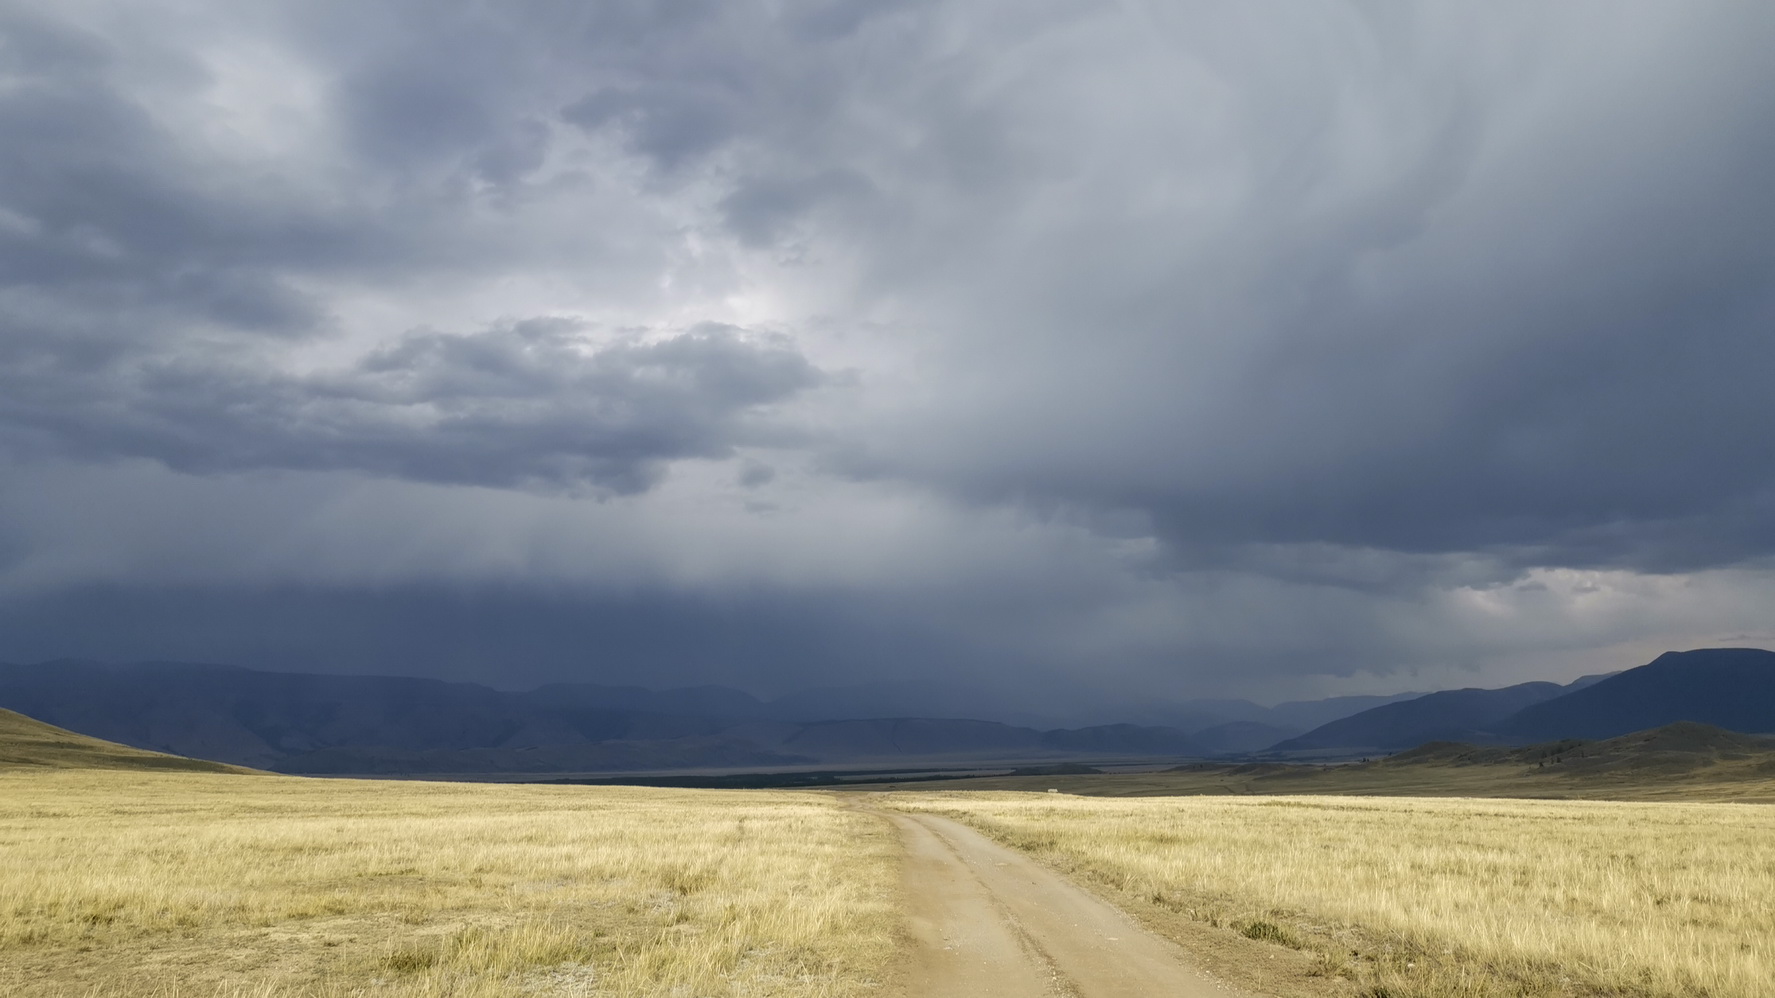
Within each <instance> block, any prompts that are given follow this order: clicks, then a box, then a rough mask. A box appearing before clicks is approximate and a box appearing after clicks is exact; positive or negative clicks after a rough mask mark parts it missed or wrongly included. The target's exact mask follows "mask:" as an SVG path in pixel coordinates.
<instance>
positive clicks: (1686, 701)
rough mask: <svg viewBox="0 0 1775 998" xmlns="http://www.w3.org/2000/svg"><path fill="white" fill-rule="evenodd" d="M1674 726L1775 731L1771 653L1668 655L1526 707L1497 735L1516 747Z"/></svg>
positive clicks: (1773, 655) (1773, 660)
mask: <svg viewBox="0 0 1775 998" xmlns="http://www.w3.org/2000/svg"><path fill="white" fill-rule="evenodd" d="M1676 721H1696V722H1699V723H1702V724H1711V725H1715V726H1717V727H1721V728H1725V729H1726V730H1728V731H1742V732H1752V733H1757V732H1775V652H1770V651H1764V650H1763V649H1760V648H1702V649H1698V650H1696V651H1680V652H1679V651H1673V652H1665V653H1664V654H1663V655H1660V656H1658V658H1657V659H1655V660H1654V661H1652V662H1651V663H1650V664H1648V665H1642V666H1640V667H1639V668H1637V669H1629V670H1627V671H1626V672H1622V673H1619V674H1617V675H1615V676H1611V677H1610V678H1608V679H1605V680H1603V681H1601V682H1599V683H1596V684H1595V685H1593V686H1591V687H1589V688H1587V689H1582V690H1578V691H1576V692H1573V693H1569V694H1567V695H1565V696H1562V697H1559V698H1558V699H1556V700H1549V701H1547V702H1545V703H1540V704H1535V705H1533V706H1529V707H1525V708H1523V709H1522V710H1521V711H1519V712H1517V713H1516V714H1515V715H1513V716H1511V717H1510V718H1508V719H1507V720H1506V721H1504V722H1503V723H1502V724H1501V725H1500V726H1499V733H1500V734H1501V735H1504V736H1506V737H1509V738H1511V739H1513V740H1517V741H1547V740H1551V739H1554V738H1613V737H1615V736H1617V735H1625V734H1627V733H1629V732H1634V731H1643V730H1645V729H1648V728H1656V727H1660V726H1662V725H1666V724H1670V723H1673V722H1676Z"/></svg>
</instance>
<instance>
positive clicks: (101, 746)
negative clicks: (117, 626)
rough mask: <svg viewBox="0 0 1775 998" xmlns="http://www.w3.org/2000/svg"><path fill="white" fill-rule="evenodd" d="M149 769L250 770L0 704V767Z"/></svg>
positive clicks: (228, 771) (200, 771) (199, 771)
mask: <svg viewBox="0 0 1775 998" xmlns="http://www.w3.org/2000/svg"><path fill="white" fill-rule="evenodd" d="M7 769H152V770H169V771H175V772H186V773H250V772H252V770H248V769H242V768H240V767H239V766H229V765H226V764H224V763H220V762H209V761H207V760H204V759H187V758H185V757H183V756H177V755H166V754H164V753H161V752H146V751H143V750H142V749H136V748H130V747H129V746H128V745H119V744H117V743H116V742H108V741H104V740H103V739H99V738H90V737H88V736H86V735H82V734H76V733H75V732H72V731H68V730H66V729H63V728H58V727H56V726H55V725H53V724H44V723H43V722H42V721H39V720H37V719H36V718H31V717H26V716H25V715H23V714H19V713H16V712H14V711H10V710H6V709H4V708H0V770H7Z"/></svg>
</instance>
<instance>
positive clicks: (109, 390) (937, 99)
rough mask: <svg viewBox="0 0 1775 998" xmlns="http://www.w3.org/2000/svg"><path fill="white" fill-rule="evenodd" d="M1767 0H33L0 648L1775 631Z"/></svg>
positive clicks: (1275, 676)
mask: <svg viewBox="0 0 1775 998" xmlns="http://www.w3.org/2000/svg"><path fill="white" fill-rule="evenodd" d="M1772 48H1775V6H1772V5H1769V4H1755V3H1738V2H1717V3H1715V2H1707V0H1697V2H1686V3H1680V4H1677V3H1665V2H1635V0H1599V2H1569V3H1561V4H1555V5H1549V4H1544V3H1538V2H1510V0H1504V2H1496V3H1486V4H1463V5H1453V4H1448V5H1422V4H1416V3H1405V2H1402V3H1392V2H1379V0H1347V2H1333V0H1328V2H1326V3H1321V4H1300V5H1269V4H1248V3H1243V2H1233V0H1223V2H1179V0H1152V2H1145V0H1121V2H1110V0H1102V2H1095V0H1092V2H1084V0H999V2H990V0H982V2H978V3H965V4H960V3H948V4H939V3H934V2H922V0H871V2H867V3H862V2H827V0H783V2H750V0H707V2H702V0H667V2H639V0H636V2H620V0H615V2H607V3H597V4H587V3H581V2H577V0H575V2H536V0H502V2H497V3H496V2H491V0H487V2H479V3H464V2H454V0H425V2H418V0H411V2H408V0H387V2H381V3H376V4H363V3H345V2H329V0H292V2H276V0H264V2H260V0H246V2H240V3H216V2H173V0H129V2H123V0H114V2H103V0H55V2H53V3H51V2H47V0H42V2H37V0H22V2H21V0H0V660H7V661H37V660H43V659H51V658H57V657H78V658H97V659H105V660H115V661H133V660H143V659H156V658H159V659H169V658H170V659H183V660H201V661H217V662H230V663H235V664H241V665H248V666H254V667H261V668H278V669H298V670H303V671H317V672H346V673H351V672H356V673H388V674H402V675H421V676H436V677H440V678H446V679H455V680H473V681H477V682H485V683H489V684H492V685H496V686H501V687H505V688H525V687H528V686H532V685H535V684H538V683H543V682H550V681H561V680H578V681H588V682H609V683H634V684H640V685H646V686H653V687H667V686H678V685H689V684H699V683H721V684H726V685H732V686H737V687H740V688H743V689H747V690H751V691H753V692H755V693H759V694H761V695H771V694H776V693H782V692H787V691H791V690H795V689H800V688H806V687H814V686H828V685H846V684H852V683H867V682H880V681H896V682H898V681H914V682H941V683H953V684H967V685H973V686H981V687H986V688H990V689H997V690H1003V691H1006V695H1007V696H1011V695H1015V696H1017V697H1021V698H1024V699H1026V700H1041V699H1042V698H1043V697H1047V698H1050V699H1064V698H1067V697H1071V696H1075V695H1077V694H1078V691H1080V690H1113V691H1115V692H1116V694H1117V695H1120V696H1126V697H1131V698H1141V697H1165V698H1185V697H1192V696H1245V697H1250V698H1253V699H1256V700H1259V701H1261V702H1273V701H1277V700H1285V699H1293V698H1301V697H1312V696H1323V695H1332V694H1340V693H1369V692H1394V691H1399V690H1406V689H1431V688H1439V687H1448V686H1469V685H1503V684H1506V683H1510V682H1518V681H1523V680H1528V679H1542V678H1551V679H1557V680H1561V681H1563V680H1566V679H1570V678H1574V677H1576V676H1577V675H1580V674H1583V673H1587V672H1598V671H1608V670H1613V669H1619V668H1626V667H1630V666H1633V665H1637V664H1641V663H1643V662H1645V661H1649V660H1650V659H1651V658H1652V657H1653V656H1654V655H1655V654H1657V653H1658V652H1660V651H1663V650H1666V649H1671V648H1689V647H1703V646H1711V645H1720V644H1732V645H1753V646H1760V647H1771V646H1772V645H1775V613H1772V612H1771V611H1772V610H1775V391H1771V390H1770V383H1771V375H1772V374H1775V185H1771V183H1770V181H1769V177H1770V164H1771V163H1772V162H1775V60H1771V59H1769V58H1768V53H1769V51H1771V49H1772Z"/></svg>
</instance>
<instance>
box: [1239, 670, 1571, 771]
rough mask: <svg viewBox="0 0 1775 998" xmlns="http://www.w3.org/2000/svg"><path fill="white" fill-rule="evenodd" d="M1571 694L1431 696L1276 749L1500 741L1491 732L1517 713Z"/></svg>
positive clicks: (1544, 688) (1559, 689)
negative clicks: (1525, 708) (1533, 705)
mask: <svg viewBox="0 0 1775 998" xmlns="http://www.w3.org/2000/svg"><path fill="white" fill-rule="evenodd" d="M1566 692H1567V688H1566V687H1564V686H1560V685H1558V684H1556V683H1520V684H1518V685H1516V686H1506V687H1504V688H1503V689H1498V690H1482V689H1464V690H1444V691H1442V692H1440V693H1429V694H1426V695H1424V696H1421V697H1418V698H1417V699H1415V700H1405V701H1401V702H1399V703H1389V704H1384V705H1382V706H1379V707H1374V708H1371V709H1369V710H1365V711H1363V712H1361V713H1359V714H1354V715H1351V716H1350V717H1346V718H1343V719H1341V720H1337V721H1332V722H1331V723H1330V724H1325V725H1321V726H1320V727H1317V728H1314V729H1313V730H1312V731H1309V732H1307V733H1306V734H1304V735H1301V736H1299V737H1297V738H1290V739H1288V740H1287V741H1283V742H1279V743H1277V744H1275V745H1273V746H1271V747H1270V751H1271V752H1277V753H1308V752H1318V751H1326V750H1332V751H1338V752H1341V753H1344V754H1346V755H1350V754H1358V753H1363V752H1367V753H1371V754H1375V755H1379V754H1384V753H1387V752H1396V751H1398V750H1400V749H1405V748H1410V747H1412V746H1414V745H1422V744H1423V743H1424V742H1429V741H1480V742H1485V741H1495V740H1496V736H1495V735H1492V734H1491V733H1490V732H1491V729H1492V728H1494V727H1496V726H1497V725H1498V723H1499V722H1501V721H1503V720H1504V719H1505V718H1508V717H1510V716H1511V715H1512V714H1515V713H1516V712H1517V711H1519V710H1521V709H1522V708H1524V707H1527V706H1530V705H1532V704H1537V703H1540V702H1542V701H1544V700H1551V699H1553V698H1554V697H1557V696H1560V695H1562V694H1564V693H1566Z"/></svg>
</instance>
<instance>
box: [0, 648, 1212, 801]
mask: <svg viewBox="0 0 1775 998" xmlns="http://www.w3.org/2000/svg"><path fill="white" fill-rule="evenodd" d="M0 705H5V706H8V707H11V708H13V709H16V710H18V711H19V712H21V713H24V714H28V715H30V716H31V717H35V718H38V719H39V720H42V721H46V722H49V723H51V724H56V725H60V726H62V727H66V728H69V729H71V730H76V731H81V732H85V733H88V734H92V735H95V736H98V737H103V738H107V739H110V740H113V741H117V742H121V743H123V744H126V745H132V746H137V747H140V748H145V749H149V750H153V751H162V752H171V753H175V754H178V755H189V756H196V757H201V758H206V759H216V760H220V761H224V762H231V763H238V764H242V765H250V766H255V767H260V768H267V769H275V770H280V771H284V772H315V773H340V774H345V773H365V774H368V773H394V772H414V773H419V772H425V773H560V772H609V771H634V770H651V769H691V768H737V767H794V766H806V765H810V764H817V763H831V762H844V763H855V762H902V761H909V760H917V759H921V758H948V759H959V758H977V759H994V760H998V759H1026V758H1027V759H1040V758H1054V757H1059V756H1071V755H1076V754H1079V753H1086V754H1091V755H1095V756H1099V757H1130V758H1132V757H1151V756H1160V757H1176V756H1195V755H1200V754H1202V751H1203V750H1202V749H1201V747H1200V746H1199V745H1197V744H1196V743H1194V742H1193V741H1192V740H1191V739H1190V738H1189V736H1188V735H1187V734H1186V733H1185V732H1182V731H1178V730H1175V729H1170V728H1161V727H1151V726H1139V725H1101V726H1094V727H1085V728H1075V729H1054V730H1048V731H1041V730H1036V729H1033V728H1025V727H1018V726H1014V725H1007V724H1002V723H999V722H994V721H979V720H971V719H947V718H898V719H856V720H827V721H783V720H777V719H774V718H773V717H772V716H771V715H772V713H773V712H772V711H771V709H770V708H769V706H768V705H766V704H764V703H762V702H761V701H759V700H757V699H756V698H754V697H751V696H750V695H749V694H746V693H743V692H741V691H739V690H731V689H727V688H724V687H698V688H693V689H687V690H668V691H664V692H655V691H650V690H644V689H639V688H635V687H601V686H592V685H577V684H561V685H555V686H547V687H543V688H541V689H538V690H532V691H529V692H523V693H510V692H502V691H499V690H494V689H492V688H490V687H486V686H480V685H476V684H472V683H449V682H443V681H441V680H433V679H415V678H401V677H386V676H328V675H311V674H302V673H272V672H257V671H254V670H249V669H242V668H238V667H233V666H221V665H202V664H191V663H176V662H162V663H144V664H140V665H128V666H124V665H107V664H101V663H91V662H73V661H64V662H52V663H45V664H43V665H37V666H7V665H0Z"/></svg>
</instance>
